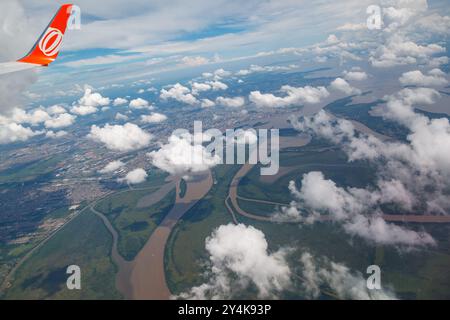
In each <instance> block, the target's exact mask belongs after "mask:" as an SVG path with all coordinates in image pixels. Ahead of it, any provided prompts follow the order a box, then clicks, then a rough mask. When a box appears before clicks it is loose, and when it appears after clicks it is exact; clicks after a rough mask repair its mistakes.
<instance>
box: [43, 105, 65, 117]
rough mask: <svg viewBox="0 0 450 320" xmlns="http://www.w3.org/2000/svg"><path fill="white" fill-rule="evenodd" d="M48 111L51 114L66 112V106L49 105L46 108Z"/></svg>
mask: <svg viewBox="0 0 450 320" xmlns="http://www.w3.org/2000/svg"><path fill="white" fill-rule="evenodd" d="M46 111H47V112H48V114H50V115H55V114H61V113H66V109H65V108H64V107H62V106H59V105H54V106H51V107H48V108H47V109H46Z"/></svg>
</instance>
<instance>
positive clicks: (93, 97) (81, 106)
mask: <svg viewBox="0 0 450 320" xmlns="http://www.w3.org/2000/svg"><path fill="white" fill-rule="evenodd" d="M110 102H111V100H110V99H109V98H107V97H103V96H102V95H101V94H100V93H97V92H94V91H93V89H92V88H91V87H89V86H85V88H84V95H83V97H81V98H80V99H79V100H78V104H76V105H74V106H73V107H72V108H71V109H70V112H72V113H74V114H77V115H80V116H85V115H88V114H92V113H96V112H97V111H98V109H97V108H98V107H103V106H107V105H108V104H109V103H110Z"/></svg>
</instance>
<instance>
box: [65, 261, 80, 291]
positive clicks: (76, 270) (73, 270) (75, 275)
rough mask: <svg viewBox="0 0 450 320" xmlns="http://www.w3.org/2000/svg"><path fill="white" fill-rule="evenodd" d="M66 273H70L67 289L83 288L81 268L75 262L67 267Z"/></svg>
mask: <svg viewBox="0 0 450 320" xmlns="http://www.w3.org/2000/svg"><path fill="white" fill-rule="evenodd" d="M66 273H67V274H70V276H69V277H68V278H67V281H66V286H67V289H69V290H81V268H80V267H79V266H77V265H75V264H73V265H70V266H68V267H67V270H66Z"/></svg>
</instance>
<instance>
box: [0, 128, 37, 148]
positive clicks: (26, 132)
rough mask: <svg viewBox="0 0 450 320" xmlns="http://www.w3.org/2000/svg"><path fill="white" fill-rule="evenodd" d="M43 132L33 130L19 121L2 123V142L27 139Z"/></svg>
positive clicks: (0, 129) (0, 138) (0, 140)
mask: <svg viewBox="0 0 450 320" xmlns="http://www.w3.org/2000/svg"><path fill="white" fill-rule="evenodd" d="M42 133H43V132H41V131H33V130H31V129H30V128H26V127H24V126H22V125H21V124H17V123H5V124H0V144H8V143H14V142H23V141H27V140H28V139H30V138H31V137H34V136H36V135H40V134H42Z"/></svg>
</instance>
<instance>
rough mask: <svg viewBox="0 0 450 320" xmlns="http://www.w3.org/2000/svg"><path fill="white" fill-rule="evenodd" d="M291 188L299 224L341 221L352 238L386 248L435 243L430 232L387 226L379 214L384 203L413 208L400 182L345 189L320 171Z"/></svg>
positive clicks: (292, 208) (409, 197) (292, 184)
mask: <svg viewBox="0 0 450 320" xmlns="http://www.w3.org/2000/svg"><path fill="white" fill-rule="evenodd" d="M289 187H290V190H291V193H292V194H293V196H294V197H296V200H297V201H294V202H292V203H291V205H290V208H289V209H288V210H289V212H288V213H289V214H290V217H291V218H292V217H294V215H293V214H292V213H293V211H294V210H296V211H297V217H296V218H297V220H298V221H305V222H308V223H310V222H313V221H314V220H317V219H320V217H326V218H327V219H329V220H331V221H336V222H339V223H340V224H341V225H342V226H343V228H344V230H345V231H346V232H348V233H349V234H351V235H357V236H359V237H362V238H365V239H367V240H368V241H372V242H374V243H380V244H384V245H404V246H426V245H434V244H435V241H434V240H433V238H432V237H431V236H430V235H429V234H428V233H425V232H415V231H412V230H408V229H406V228H403V227H400V226H397V225H395V224H388V223H386V222H385V221H384V219H383V218H382V217H381V216H380V215H379V214H378V213H379V212H381V209H380V205H381V204H386V203H396V204H399V205H401V206H403V207H409V206H411V203H412V200H411V198H412V195H411V194H410V193H409V192H408V191H407V190H406V188H405V186H404V185H403V184H402V183H401V182H400V181H395V180H391V181H380V182H379V183H378V188H376V189H360V188H348V189H344V188H340V187H338V186H337V185H336V183H335V182H333V181H332V180H327V179H325V177H324V176H323V174H322V173H321V172H309V173H307V174H305V175H304V176H303V179H302V187H301V189H300V190H297V189H296V187H295V183H294V182H293V181H291V183H290V186H289ZM391 192H392V193H391ZM282 210H283V209H282ZM284 210H286V209H284ZM302 213H303V214H302Z"/></svg>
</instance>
